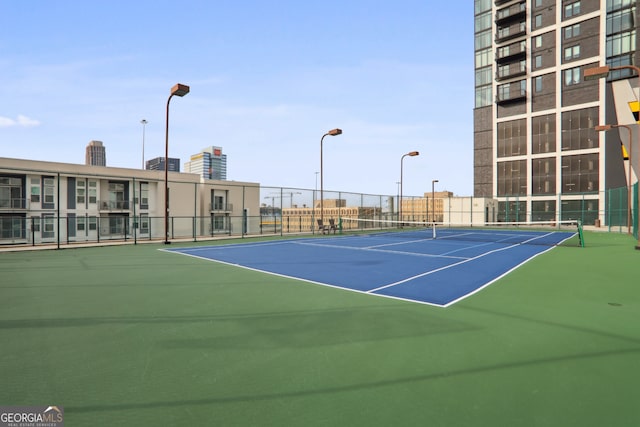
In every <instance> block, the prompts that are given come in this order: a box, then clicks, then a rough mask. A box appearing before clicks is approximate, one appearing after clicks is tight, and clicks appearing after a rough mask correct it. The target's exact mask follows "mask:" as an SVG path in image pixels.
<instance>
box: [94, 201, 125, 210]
mask: <svg viewBox="0 0 640 427" xmlns="http://www.w3.org/2000/svg"><path fill="white" fill-rule="evenodd" d="M130 204H131V203H130V202H129V201H128V200H115V201H113V200H108V201H107V200H100V201H98V206H100V210H101V211H109V212H112V211H128V210H129V205H130Z"/></svg>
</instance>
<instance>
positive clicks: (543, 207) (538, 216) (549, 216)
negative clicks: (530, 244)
mask: <svg viewBox="0 0 640 427" xmlns="http://www.w3.org/2000/svg"><path fill="white" fill-rule="evenodd" d="M554 219H556V201H555V200H539V201H536V200H533V201H532V202H531V221H553V220H554Z"/></svg>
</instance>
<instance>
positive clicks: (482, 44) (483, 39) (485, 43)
mask: <svg viewBox="0 0 640 427" xmlns="http://www.w3.org/2000/svg"><path fill="white" fill-rule="evenodd" d="M475 46H476V50H480V49H486V48H488V47H491V31H485V32H484V33H478V34H476V37H475Z"/></svg>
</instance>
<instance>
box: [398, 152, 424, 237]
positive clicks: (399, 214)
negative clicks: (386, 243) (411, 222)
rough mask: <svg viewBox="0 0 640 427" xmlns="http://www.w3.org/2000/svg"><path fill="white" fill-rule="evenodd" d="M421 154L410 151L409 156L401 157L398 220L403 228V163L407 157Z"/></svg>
mask: <svg viewBox="0 0 640 427" xmlns="http://www.w3.org/2000/svg"><path fill="white" fill-rule="evenodd" d="M419 155H420V153H419V152H417V151H410V152H408V153H407V154H403V155H402V157H400V198H399V200H398V202H399V203H398V205H399V207H398V219H399V220H400V226H402V221H403V219H402V163H403V160H404V158H405V157H407V156H410V157H414V156H419Z"/></svg>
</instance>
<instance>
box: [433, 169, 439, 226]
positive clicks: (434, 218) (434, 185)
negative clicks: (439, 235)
mask: <svg viewBox="0 0 640 427" xmlns="http://www.w3.org/2000/svg"><path fill="white" fill-rule="evenodd" d="M436 182H440V181H438V180H437V179H434V180H433V181H431V219H432V221H433V226H434V227H435V226H436V191H435V188H436Z"/></svg>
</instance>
